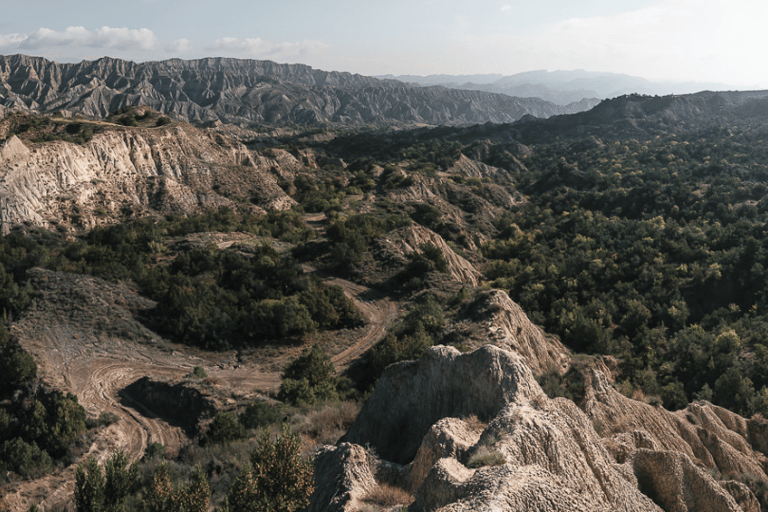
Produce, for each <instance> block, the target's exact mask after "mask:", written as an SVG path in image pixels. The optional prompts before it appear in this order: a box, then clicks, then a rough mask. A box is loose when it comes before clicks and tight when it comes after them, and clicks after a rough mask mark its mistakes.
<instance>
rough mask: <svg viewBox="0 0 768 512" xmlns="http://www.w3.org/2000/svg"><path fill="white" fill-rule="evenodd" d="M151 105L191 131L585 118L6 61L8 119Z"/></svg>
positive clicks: (191, 69) (341, 84)
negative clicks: (209, 126)
mask: <svg viewBox="0 0 768 512" xmlns="http://www.w3.org/2000/svg"><path fill="white" fill-rule="evenodd" d="M126 105H147V106H150V107H152V108H154V109H156V110H158V111H161V112H163V113H165V114H167V115H170V116H171V117H174V118H175V119H181V120H185V121H189V122H196V123H197V122H206V121H214V120H220V121H223V122H228V123H238V124H245V125H250V124H254V123H259V124H262V123H269V124H284V123H297V124H302V125H306V124H323V123H344V124H364V123H427V124H463V123H484V122H489V121H490V122H495V123H503V122H511V121H514V120H516V119H519V118H521V117H522V116H524V115H527V114H529V115H533V116H536V117H549V116H552V115H556V114H567V113H573V112H578V111H581V110H583V109H584V108H588V106H586V105H581V104H575V105H572V106H560V105H556V104H554V103H550V102H548V101H544V100H540V99H538V98H515V97H511V96H506V95H504V94H495V93H487V92H482V91H462V90H456V89H446V88H443V87H420V86H415V85H406V84H403V83H401V82H398V81H395V80H378V79H375V78H371V77H365V76H360V75H353V74H350V73H341V72H335V71H332V72H329V71H322V70H316V69H312V68H311V67H309V66H305V65H302V64H276V63H274V62H270V61H254V60H238V59H226V58H210V59H199V60H191V61H184V60H179V59H172V60H167V61H162V62H144V63H135V62H130V61H124V60H120V59H112V58H108V57H105V58H102V59H99V60H96V61H92V62H91V61H83V62H80V63H77V64H58V63H56V62H52V61H49V60H46V59H43V58H40V57H29V56H26V55H13V56H0V115H2V114H3V111H4V110H5V111H17V110H22V111H36V112H43V113H48V112H54V111H65V112H71V113H78V114H82V115H85V116H89V117H92V118H104V117H106V116H107V115H108V114H109V113H110V112H113V111H115V110H117V109H119V108H121V107H124V106H126Z"/></svg>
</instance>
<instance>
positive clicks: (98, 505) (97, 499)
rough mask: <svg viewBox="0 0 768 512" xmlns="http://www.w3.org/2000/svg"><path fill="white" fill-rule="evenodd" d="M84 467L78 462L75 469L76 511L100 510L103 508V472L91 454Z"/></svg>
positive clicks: (100, 511) (97, 511)
mask: <svg viewBox="0 0 768 512" xmlns="http://www.w3.org/2000/svg"><path fill="white" fill-rule="evenodd" d="M86 467H87V469H86V468H84V467H83V465H82V464H78V466H77V470H76V471H75V510H77V512H102V511H103V510H105V508H104V474H103V473H102V472H101V467H100V466H99V464H98V463H97V462H96V459H95V458H94V457H93V455H91V456H90V457H88V461H87V462H86Z"/></svg>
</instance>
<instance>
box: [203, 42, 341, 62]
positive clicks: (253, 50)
mask: <svg viewBox="0 0 768 512" xmlns="http://www.w3.org/2000/svg"><path fill="white" fill-rule="evenodd" d="M328 48H330V45H328V44H326V43H324V42H322V41H312V40H303V41H297V42H288V43H271V42H269V41H265V40H264V39H261V38H260V37H253V38H251V37H247V38H242V39H238V38H234V37H224V38H221V39H217V40H216V41H214V42H213V44H212V45H210V46H209V47H208V48H207V49H208V50H211V51H215V52H219V53H220V54H226V55H240V56H249V57H254V58H261V59H264V58H267V59H273V60H295V59H302V58H306V57H308V56H310V55H316V54H318V53H323V52H324V51H325V50H327V49H328Z"/></svg>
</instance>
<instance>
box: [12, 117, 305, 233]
mask: <svg viewBox="0 0 768 512" xmlns="http://www.w3.org/2000/svg"><path fill="white" fill-rule="evenodd" d="M271 154H272V155H273V157H272V158H270V157H266V156H255V155H254V154H252V153H251V152H250V151H249V150H248V149H247V148H246V147H245V146H244V145H243V144H242V143H240V142H237V141H233V140H231V139H227V138H225V137H223V136H221V135H219V134H216V133H213V132H208V131H203V130H199V129H197V128H194V127H192V126H191V125H187V124H183V123H181V124H176V125H172V126H165V127H158V128H146V129H144V128H124V127H116V126H113V127H111V128H110V129H109V130H107V131H104V132H102V133H97V134H96V135H95V136H94V137H93V139H92V140H91V141H90V142H87V143H85V144H74V143H70V142H64V141H53V142H46V143H32V142H29V141H26V142H24V141H22V140H21V139H19V138H18V137H17V136H15V135H11V136H10V137H9V138H8V139H6V140H5V142H2V143H0V227H1V228H2V230H3V232H5V233H7V232H8V231H9V229H10V227H11V226H13V225H15V224H21V223H25V222H28V223H32V224H35V225H39V226H43V227H46V228H53V227H55V226H59V227H61V228H64V229H70V228H72V227H77V228H91V227H94V226H96V225H99V224H104V223H110V222H115V221H116V220H118V219H124V218H126V217H130V216H143V215H146V214H147V213H151V212H155V213H162V214H166V213H179V214H188V213H192V212H199V211H202V210H205V209H208V208H215V207H220V206H228V207H231V208H232V209H235V210H244V211H252V212H253V213H258V212H263V211H264V210H285V209H288V208H290V207H291V206H292V205H293V204H294V201H293V199H291V198H290V197H289V196H288V195H287V194H285V192H283V190H282V189H281V188H280V187H279V186H278V185H277V182H276V180H275V177H274V175H273V174H272V169H274V168H278V167H282V168H287V169H296V168H300V167H302V163H301V162H300V161H298V160H297V159H296V158H295V157H294V156H293V155H291V154H289V153H287V152H286V151H282V150H273V151H272V152H271ZM254 203H256V204H254Z"/></svg>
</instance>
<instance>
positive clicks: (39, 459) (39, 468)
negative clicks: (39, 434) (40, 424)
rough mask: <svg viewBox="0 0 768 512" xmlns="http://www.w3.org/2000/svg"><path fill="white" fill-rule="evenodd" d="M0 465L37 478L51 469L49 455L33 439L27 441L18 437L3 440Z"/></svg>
mask: <svg viewBox="0 0 768 512" xmlns="http://www.w3.org/2000/svg"><path fill="white" fill-rule="evenodd" d="M0 466H5V468H6V469H7V470H9V471H13V472H14V473H17V474H19V475H21V476H25V477H29V478H39V477H41V476H43V475H47V474H48V473H50V472H51V471H53V461H52V460H51V456H50V455H48V453H47V452H46V451H45V450H42V449H40V448H39V447H38V446H37V444H36V443H35V442H34V441H33V442H32V443H27V442H25V441H24V440H23V439H21V438H19V437H16V438H14V439H11V440H8V441H5V442H4V443H3V445H2V447H0Z"/></svg>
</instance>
